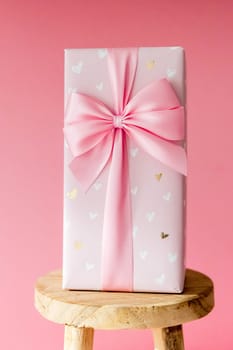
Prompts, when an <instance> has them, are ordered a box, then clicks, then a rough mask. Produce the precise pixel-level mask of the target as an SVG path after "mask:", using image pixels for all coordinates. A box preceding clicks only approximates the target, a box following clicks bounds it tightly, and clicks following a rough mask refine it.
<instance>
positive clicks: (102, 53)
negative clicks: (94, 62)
mask: <svg viewBox="0 0 233 350" xmlns="http://www.w3.org/2000/svg"><path fill="white" fill-rule="evenodd" d="M107 53H108V50H107V49H98V56H99V58H101V59H103V58H104V57H105V56H107Z"/></svg>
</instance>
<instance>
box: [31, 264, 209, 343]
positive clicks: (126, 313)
mask: <svg viewBox="0 0 233 350" xmlns="http://www.w3.org/2000/svg"><path fill="white" fill-rule="evenodd" d="M61 285H62V275H61V271H54V272H50V273H48V274H47V275H45V276H42V277H40V278H39V279H38V280H37V282H36V286H35V306H36V309H37V310H38V311H39V312H40V313H41V315H42V316H43V317H45V318H47V319H48V320H51V321H53V322H56V323H61V324H64V325H69V326H74V327H79V328H82V327H84V328H94V329H129V328H141V329H144V328H151V329H153V328H165V327H172V326H176V325H181V324H183V323H185V322H188V321H192V320H195V319H198V318H201V317H203V316H205V315H207V314H208V313H209V312H210V311H211V310H212V308H213V306H214V297H213V283H212V281H211V279H210V278H209V277H207V276H205V275H203V274H202V273H200V272H197V271H193V270H187V271H186V279H185V288H184V292H183V293H182V294H154V293H125V292H122V293H119V292H117V293H116V292H100V291H68V290H63V289H62V287H61ZM161 339H163V336H162V335H161ZM161 341H162V340H161Z"/></svg>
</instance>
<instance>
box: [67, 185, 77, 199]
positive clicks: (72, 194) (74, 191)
mask: <svg viewBox="0 0 233 350" xmlns="http://www.w3.org/2000/svg"><path fill="white" fill-rule="evenodd" d="M77 194H78V190H77V188H75V187H74V188H73V189H72V190H71V191H69V192H67V193H66V195H67V197H68V198H69V199H71V200H72V199H75V198H76V197H77Z"/></svg>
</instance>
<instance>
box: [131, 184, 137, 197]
mask: <svg viewBox="0 0 233 350" xmlns="http://www.w3.org/2000/svg"><path fill="white" fill-rule="evenodd" d="M137 192H138V186H135V187H133V188H131V193H132V195H133V196H136V194H137Z"/></svg>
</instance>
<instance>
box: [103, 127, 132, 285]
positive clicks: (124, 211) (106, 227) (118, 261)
mask: <svg viewBox="0 0 233 350" xmlns="http://www.w3.org/2000/svg"><path fill="white" fill-rule="evenodd" d="M126 142H127V141H126V135H125V133H124V132H123V131H122V130H121V129H116V131H115V140H114V147H113V152H112V162H111V164H110V169H109V178H108V184H107V194H106V201H105V210H104V223H103V239H102V243H103V247H102V268H101V273H102V276H101V278H102V288H103V290H116V291H117V290H121V291H132V290H133V242H132V214H131V202H130V200H131V199H130V186H129V175H128V174H129V172H128V170H129V169H128V168H129V165H128V154H127V144H126Z"/></svg>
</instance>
